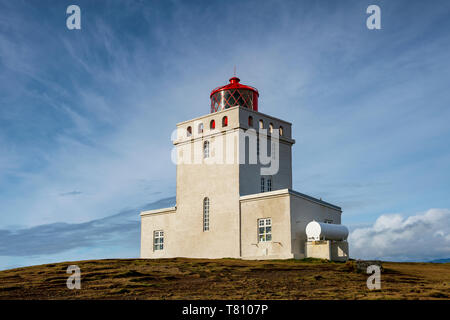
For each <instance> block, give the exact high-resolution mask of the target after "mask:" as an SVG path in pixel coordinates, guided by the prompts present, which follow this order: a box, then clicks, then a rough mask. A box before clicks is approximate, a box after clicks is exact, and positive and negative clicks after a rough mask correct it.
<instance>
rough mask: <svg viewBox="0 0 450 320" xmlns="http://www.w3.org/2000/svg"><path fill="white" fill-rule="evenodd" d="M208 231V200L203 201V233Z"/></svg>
mask: <svg viewBox="0 0 450 320" xmlns="http://www.w3.org/2000/svg"><path fill="white" fill-rule="evenodd" d="M208 230H209V198H208V197H206V198H204V199H203V231H208Z"/></svg>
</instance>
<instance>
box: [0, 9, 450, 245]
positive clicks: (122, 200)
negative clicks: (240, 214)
mask: <svg viewBox="0 0 450 320" xmlns="http://www.w3.org/2000/svg"><path fill="white" fill-rule="evenodd" d="M105 3H106V2H102V1H85V0H79V1H78V2H77V4H78V5H79V6H80V7H81V10H82V30H80V31H69V30H67V29H66V27H65V23H64V22H65V21H64V18H65V9H66V7H67V5H69V4H71V3H69V2H67V1H58V2H54V1H39V2H35V1H20V2H18V1H15V2H11V1H2V0H0V71H1V72H0V83H1V86H0V202H1V204H2V214H1V215H0V226H3V228H4V229H6V227H5V226H8V225H22V226H25V227H24V228H31V227H38V226H41V225H43V224H48V225H51V224H53V223H57V222H61V221H63V222H64V223H66V224H68V225H71V224H78V223H88V222H89V221H92V220H95V219H101V218H103V217H106V216H108V215H109V213H110V212H117V211H120V210H122V209H123V208H133V207H136V206H139V204H141V203H146V202H150V201H153V200H156V199H158V198H161V197H165V196H170V195H174V193H175V167H174V165H173V164H172V163H171V161H170V152H171V148H172V145H171V142H170V135H171V132H172V130H173V129H174V126H175V123H177V122H180V121H183V120H186V119H191V118H194V117H196V116H199V115H202V114H205V113H207V112H208V110H209V108H208V97H209V92H210V90H211V89H212V88H214V87H216V86H218V85H221V84H225V82H226V81H227V78H228V77H229V76H231V75H232V72H233V66H234V65H236V66H237V71H238V76H239V77H240V78H241V79H242V82H243V83H247V84H249V85H253V86H256V87H257V88H258V89H259V91H260V94H261V96H260V110H261V111H262V112H264V113H268V114H271V115H274V116H276V117H280V118H282V119H287V120H289V121H291V122H292V123H293V135H294V138H295V139H296V144H295V145H294V149H293V174H294V176H293V184H294V188H295V189H298V190H299V191H301V192H304V193H307V194H311V195H313V196H317V197H322V198H324V199H325V200H327V201H330V202H332V203H336V204H337V205H340V206H341V207H343V210H344V214H343V222H344V223H346V224H362V223H372V222H373V221H375V220H376V218H377V217H378V215H379V214H380V212H417V211H421V210H426V209H427V208H430V207H442V208H449V207H450V202H449V201H450V200H449V198H448V196H447V195H448V193H449V192H450V186H449V184H448V181H449V179H450V150H449V148H448V143H447V141H448V140H449V139H450V127H449V126H448V120H447V119H448V118H449V117H450V113H449V112H450V111H449V110H450V109H449V108H448V105H449V104H450V96H449V94H448V90H447V86H448V81H447V79H448V77H449V76H450V65H449V64H448V63H447V60H448V57H447V52H449V51H450V41H449V40H450V35H449V34H448V32H446V30H448V28H449V24H450V22H449V21H450V20H449V19H448V12H449V10H448V9H449V3H448V2H446V1H440V2H439V1H438V2H437V3H436V4H435V5H430V4H428V3H426V2H423V3H422V2H414V3H411V2H408V1H396V2H392V1H380V5H381V7H382V12H383V14H382V17H383V18H382V19H383V21H382V26H383V29H382V30H380V31H369V30H367V28H366V27H365V18H366V13H365V9H366V8H367V5H369V4H370V3H369V2H367V1H350V2H345V3H341V2H339V3H337V2H336V1H320V2H317V1H302V2H298V1H268V2H265V1H264V2H261V1H227V2H223V1H222V2H221V1H216V2H208V3H207V4H205V3H204V2H201V3H200V2H193V3H191V2H190V3H186V2H182V1H161V2H142V1H133V2H130V1H114V2H111V3H109V2H108V5H105ZM219 13H220V14H219ZM411 17H421V18H420V19H413V20H411ZM268 21H270V23H268ZM230 26H233V27H230ZM71 192H81V193H79V194H70V193H71ZM158 192H161V193H158ZM63 194H67V195H65V196H62V195H63ZM70 195H71V196H70ZM411 199H414V200H413V201H412V200H411ZM49 228H51V229H52V228H53V227H49ZM5 232H6V231H5ZM10 236H12V235H11V234H10Z"/></svg>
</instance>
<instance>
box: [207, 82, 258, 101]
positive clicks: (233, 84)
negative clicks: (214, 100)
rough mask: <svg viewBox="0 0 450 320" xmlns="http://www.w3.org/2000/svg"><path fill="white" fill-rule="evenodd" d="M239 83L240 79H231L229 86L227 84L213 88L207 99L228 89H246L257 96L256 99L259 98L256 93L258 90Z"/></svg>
mask: <svg viewBox="0 0 450 320" xmlns="http://www.w3.org/2000/svg"><path fill="white" fill-rule="evenodd" d="M239 81H241V79H239V78H238V77H233V78H231V79H230V83H229V84H227V85H225V86H222V87H217V88H215V89H214V90H213V91H211V94H210V95H209V97H211V96H212V95H213V94H215V93H216V92H219V91H223V90H229V89H247V90H251V91H253V92H255V93H256V94H257V95H258V97H259V92H258V90H257V89H256V88H254V87H250V86H246V85H244V84H240V83H239Z"/></svg>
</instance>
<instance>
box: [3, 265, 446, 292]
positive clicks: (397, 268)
mask: <svg viewBox="0 0 450 320" xmlns="http://www.w3.org/2000/svg"><path fill="white" fill-rule="evenodd" d="M72 264H76V265H78V266H79V267H80V269H81V290H69V289H67V287H66V280H67V278H68V277H69V275H68V274H66V269H67V267H68V266H69V265H72ZM383 267H384V270H383V272H382V276H381V280H382V287H381V290H376V291H369V290H368V289H367V287H366V280H367V277H368V275H366V274H364V273H361V272H358V271H357V270H356V268H355V267H354V262H351V261H350V262H348V263H345V264H344V263H332V262H326V261H321V260H312V259H307V260H284V261H273V260H272V261H246V260H237V259H220V260H206V259H184V258H177V259H159V260H149V259H109V260H90V261H76V262H64V263H56V264H47V265H41V266H32V267H26V268H18V269H11V270H6V271H0V299H449V297H450V289H449V284H450V264H431V263H384V264H383Z"/></svg>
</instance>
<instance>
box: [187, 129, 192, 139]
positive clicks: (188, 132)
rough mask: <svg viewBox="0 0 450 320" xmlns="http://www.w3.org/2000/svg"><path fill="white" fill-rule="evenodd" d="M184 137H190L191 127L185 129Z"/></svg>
mask: <svg viewBox="0 0 450 320" xmlns="http://www.w3.org/2000/svg"><path fill="white" fill-rule="evenodd" d="M186 136H188V137H190V136H192V127H187V129H186Z"/></svg>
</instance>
